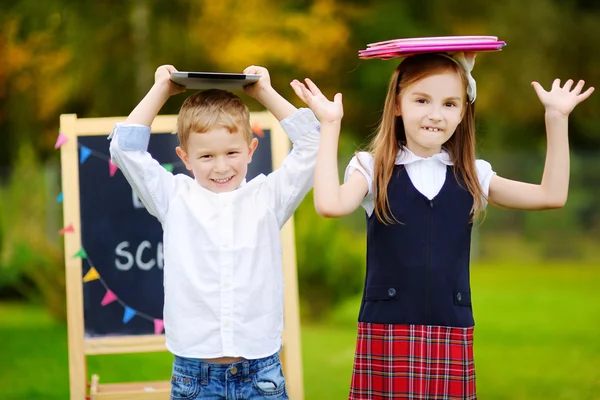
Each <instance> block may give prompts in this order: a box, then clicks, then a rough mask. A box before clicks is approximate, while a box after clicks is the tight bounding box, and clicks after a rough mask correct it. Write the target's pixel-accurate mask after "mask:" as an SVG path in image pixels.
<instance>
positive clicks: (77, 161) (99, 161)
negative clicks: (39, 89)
mask: <svg viewBox="0 0 600 400" xmlns="http://www.w3.org/2000/svg"><path fill="white" fill-rule="evenodd" d="M176 118H177V117H176V116H175V115H164V116H158V117H156V119H155V120H154V122H153V123H152V137H151V139H150V145H149V149H148V150H149V152H150V153H151V154H152V156H153V157H154V158H155V159H156V160H157V161H158V162H159V163H160V164H162V165H163V167H165V168H166V169H168V170H172V172H173V173H184V174H187V173H188V172H187V171H186V170H185V168H184V167H183V164H182V162H181V161H180V160H179V158H178V157H177V155H176V153H175V147H176V146H177V144H178V143H177V137H176V136H175V135H172V134H171V133H170V132H173V131H174V130H175V125H176ZM124 119H125V118H124V117H116V118H77V116H76V115H75V114H63V115H61V116H60V133H59V137H58V140H57V142H56V146H55V147H57V148H58V147H60V152H61V178H62V192H61V194H60V195H59V198H61V199H62V202H63V221H64V228H63V229H62V230H61V232H62V233H64V235H65V236H64V249H65V250H64V251H65V277H66V292H67V330H68V340H69V387H70V398H71V400H75V399H78V400H79V399H84V398H86V396H88V397H89V398H91V399H95V398H97V399H105V398H106V399H108V398H127V399H129V400H138V399H139V400H156V399H160V400H162V399H165V400H166V399H168V398H169V391H170V382H169V381H164V382H128V383H119V384H114V385H111V384H99V377H98V375H91V377H89V376H88V375H87V373H88V372H87V371H88V368H87V357H88V356H91V355H97V354H119V353H136V352H153V351H166V348H165V343H164V342H165V340H164V334H163V333H162V330H163V326H162V318H163V315H162V309H163V301H164V292H163V269H162V267H163V265H162V252H161V250H160V248H161V246H162V244H161V242H162V229H161V226H160V223H159V222H158V221H157V220H156V219H155V218H154V217H153V216H151V215H150V214H149V213H148V212H147V211H146V210H145V208H143V205H142V204H141V202H140V201H139V199H137V197H136V196H134V195H133V192H132V190H131V187H130V186H129V184H128V183H127V181H126V180H125V178H124V176H123V174H122V173H121V172H120V171H119V170H118V169H117V168H116V167H114V166H113V165H112V164H111V163H110V161H109V160H110V153H109V145H110V142H109V141H108V140H107V137H108V135H109V133H110V132H111V130H112V129H113V127H114V125H115V124H116V123H117V122H122V121H123V120H124ZM250 121H251V123H252V126H253V130H254V131H255V132H256V135H257V137H258V139H259V146H258V148H257V150H256V152H255V153H254V156H253V157H252V163H251V164H250V165H249V169H248V175H247V180H251V179H252V178H254V177H255V176H257V175H258V174H268V173H269V172H271V171H272V170H273V168H274V167H276V166H278V165H281V162H283V159H284V158H285V157H286V155H287V154H288V151H289V141H288V139H287V135H286V134H285V132H284V131H283V129H282V128H281V125H280V124H279V122H278V121H277V120H276V119H275V118H274V117H273V116H272V115H271V114H270V113H268V112H258V113H251V114H250ZM281 240H282V251H283V253H282V257H283V277H284V285H285V291H284V293H285V295H284V303H285V304H284V317H285V326H284V330H283V349H282V353H281V355H282V363H283V369H284V371H285V374H286V380H287V383H286V386H287V388H288V393H289V394H290V397H291V398H294V399H302V398H303V389H302V373H301V371H302V358H301V349H300V317H299V307H298V286H297V272H296V254H295V245H294V227H293V218H291V219H290V220H289V221H288V222H287V223H286V225H285V226H284V227H283V228H282V230H281ZM90 378H91V379H90ZM111 396H117V397H111ZM118 396H121V397H118Z"/></svg>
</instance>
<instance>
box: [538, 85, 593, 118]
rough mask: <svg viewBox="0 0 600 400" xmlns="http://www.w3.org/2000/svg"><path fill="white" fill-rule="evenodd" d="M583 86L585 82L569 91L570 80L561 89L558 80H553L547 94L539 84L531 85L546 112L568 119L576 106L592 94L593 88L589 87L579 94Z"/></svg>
mask: <svg viewBox="0 0 600 400" xmlns="http://www.w3.org/2000/svg"><path fill="white" fill-rule="evenodd" d="M584 84H585V82H584V81H582V80H581V81H579V82H578V83H577V86H575V88H574V89H573V90H571V87H572V86H573V80H572V79H569V80H568V81H567V82H565V85H564V86H563V87H560V79H555V80H554V83H552V88H551V89H550V91H549V92H547V91H546V90H544V88H543V87H542V85H540V84H539V83H537V82H532V83H531V85H532V86H533V88H534V89H535V92H536V93H537V95H538V97H539V99H540V101H541V102H542V104H543V105H544V107H546V112H551V113H557V114H559V115H560V116H563V117H568V116H569V114H570V113H571V111H573V109H574V108H575V106H576V105H577V104H579V103H581V102H582V101H584V100H585V99H587V98H588V97H590V95H591V94H592V93H593V92H594V88H593V87H590V88H588V90H586V91H585V92H583V93H581V90H582V89H583V85H584Z"/></svg>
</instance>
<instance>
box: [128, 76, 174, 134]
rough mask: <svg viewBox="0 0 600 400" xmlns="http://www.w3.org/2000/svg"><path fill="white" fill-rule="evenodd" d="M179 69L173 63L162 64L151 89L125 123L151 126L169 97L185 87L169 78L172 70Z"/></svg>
mask: <svg viewBox="0 0 600 400" xmlns="http://www.w3.org/2000/svg"><path fill="white" fill-rule="evenodd" d="M175 71H177V70H176V69H175V67H174V66H172V65H161V66H160V67H158V68H157V70H156V72H155V74H154V85H153V86H152V87H151V88H150V91H149V92H148V94H146V96H145V97H144V98H143V99H142V101H140V103H139V104H138V105H137V106H136V107H135V108H134V109H133V111H132V112H131V114H129V116H128V117H127V119H126V120H125V124H126V125H127V124H137V125H144V126H150V125H152V121H154V118H156V116H157V115H158V112H159V111H160V109H161V108H162V107H163V106H164V105H165V103H166V102H167V100H168V99H169V97H171V96H173V95H175V94H177V93H182V92H184V91H185V87H183V86H179V85H177V84H176V83H174V82H173V81H171V80H170V79H169V78H170V76H171V73H172V72H175Z"/></svg>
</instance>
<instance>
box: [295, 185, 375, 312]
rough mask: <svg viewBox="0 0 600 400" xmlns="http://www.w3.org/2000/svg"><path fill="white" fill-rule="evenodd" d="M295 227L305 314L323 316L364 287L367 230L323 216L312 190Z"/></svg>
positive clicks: (298, 213) (299, 280)
mask: <svg viewBox="0 0 600 400" xmlns="http://www.w3.org/2000/svg"><path fill="white" fill-rule="evenodd" d="M295 227H296V242H297V243H298V246H297V247H298V250H297V252H296V253H297V260H298V282H299V283H298V284H299V288H300V298H301V310H302V315H303V316H304V317H308V318H316V319H318V318H322V317H323V316H325V315H326V313H327V312H328V311H329V310H330V309H331V307H332V306H334V305H336V304H337V303H339V302H340V301H342V300H343V299H345V298H346V297H348V296H352V295H354V294H356V293H357V292H360V291H361V288H362V282H363V279H364V274H365V272H364V271H365V257H366V256H365V254H366V251H365V246H366V244H365V239H364V232H363V233H357V232H355V231H354V230H353V229H351V228H349V227H348V225H347V224H346V221H344V220H340V219H326V218H322V217H320V216H319V215H318V214H317V213H316V212H315V210H314V204H313V201H312V192H311V193H310V194H309V195H308V196H307V197H306V199H305V200H304V202H303V203H302V205H301V206H300V208H299V209H298V211H297V212H296V217H295Z"/></svg>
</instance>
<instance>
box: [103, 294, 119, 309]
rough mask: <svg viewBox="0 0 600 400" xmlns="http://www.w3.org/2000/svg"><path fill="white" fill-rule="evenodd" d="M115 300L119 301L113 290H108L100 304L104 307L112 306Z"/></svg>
mask: <svg viewBox="0 0 600 400" xmlns="http://www.w3.org/2000/svg"><path fill="white" fill-rule="evenodd" d="M115 300H117V296H115V294H114V293H113V292H112V290H107V291H106V294H105V295H104V298H103V299H102V302H101V303H100V304H101V305H102V307H104V306H105V305H107V304H110V303H112V302H113V301H115Z"/></svg>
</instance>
